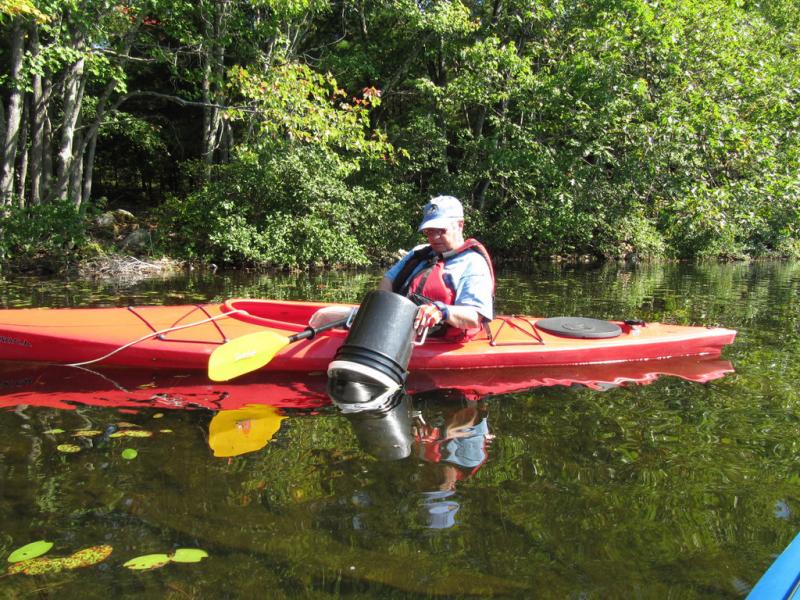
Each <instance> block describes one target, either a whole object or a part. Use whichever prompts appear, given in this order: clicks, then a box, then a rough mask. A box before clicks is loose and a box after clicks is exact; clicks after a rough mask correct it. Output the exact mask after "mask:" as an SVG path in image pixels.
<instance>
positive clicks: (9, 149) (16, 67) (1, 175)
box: [0, 19, 25, 206]
mask: <svg viewBox="0 0 800 600" xmlns="http://www.w3.org/2000/svg"><path fill="white" fill-rule="evenodd" d="M24 42H25V31H24V30H23V28H22V21H21V20H20V19H17V20H16V21H15V23H14V29H13V31H12V32H11V70H10V73H9V75H10V77H9V83H10V85H11V94H10V96H9V100H8V121H7V124H6V131H5V138H4V140H3V157H2V165H0V206H8V204H9V202H11V196H12V194H13V191H14V165H15V163H16V158H17V144H18V142H19V126H20V122H21V121H22V97H23V96H22V90H21V89H20V88H19V81H18V80H19V74H20V70H21V69H22V58H23V45H24Z"/></svg>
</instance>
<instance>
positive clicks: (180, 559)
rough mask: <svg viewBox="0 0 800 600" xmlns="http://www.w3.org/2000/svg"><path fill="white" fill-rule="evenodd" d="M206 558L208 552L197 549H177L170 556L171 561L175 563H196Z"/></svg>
mask: <svg viewBox="0 0 800 600" xmlns="http://www.w3.org/2000/svg"><path fill="white" fill-rule="evenodd" d="M204 558H208V552H206V551H205V550H200V549H199V548H178V549H177V550H175V552H174V553H173V555H172V561H173V562H177V563H196V562H200V561H201V560H203V559H204Z"/></svg>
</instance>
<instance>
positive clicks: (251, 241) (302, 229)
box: [160, 145, 397, 268]
mask: <svg viewBox="0 0 800 600" xmlns="http://www.w3.org/2000/svg"><path fill="white" fill-rule="evenodd" d="M328 159H329V156H328V155H327V154H326V153H325V152H324V151H322V150H320V149H318V148H312V147H308V146H301V145H296V146H295V145H291V146H288V147H285V148H282V149H281V152H275V153H273V154H271V155H270V156H269V158H267V157H264V158H260V157H259V156H258V155H257V154H255V153H249V154H242V155H240V156H239V157H238V158H237V159H236V160H235V161H234V162H232V163H231V164H229V165H226V166H224V167H218V168H217V169H215V171H214V175H213V177H212V178H211V180H210V181H209V182H208V183H206V184H205V186H204V187H203V188H202V190H200V191H199V192H197V193H195V194H192V195H190V196H189V197H187V198H185V199H179V198H172V199H170V200H169V201H168V202H167V203H166V204H165V205H164V206H163V207H162V210H161V211H160V218H161V222H162V226H163V228H164V229H165V230H168V231H170V232H171V235H172V238H171V239H170V241H169V243H170V246H171V248H172V249H173V250H174V251H176V252H182V253H185V254H186V255H188V256H190V257H199V258H204V259H210V260H214V261H218V262H221V263H226V264H231V263H234V264H238V263H245V264H261V265H275V266H286V267H299V268H307V267H309V266H322V265H339V264H349V265H366V264H368V262H369V261H370V259H373V260H374V259H376V258H380V257H379V256H377V255H376V251H379V250H380V249H381V248H383V247H384V244H386V242H387V237H386V236H385V233H386V232H387V231H391V229H392V227H393V225H394V216H395V214H396V212H397V207H396V205H395V203H394V201H393V200H394V199H393V198H392V196H391V194H390V193H389V192H388V191H387V193H385V194H379V193H377V192H374V191H370V190H368V189H365V188H363V187H361V186H355V185H348V184H347V183H346V181H345V177H346V175H347V172H348V171H349V170H350V167H349V166H348V165H337V164H336V162H332V161H330V160H328ZM388 239H390V240H392V241H394V240H395V239H396V234H394V236H390V237H389V238H388Z"/></svg>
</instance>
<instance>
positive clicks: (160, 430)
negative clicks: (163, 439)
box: [158, 429, 172, 433]
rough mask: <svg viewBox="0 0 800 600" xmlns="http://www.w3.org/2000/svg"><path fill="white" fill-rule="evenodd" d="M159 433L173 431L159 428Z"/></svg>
mask: <svg viewBox="0 0 800 600" xmlns="http://www.w3.org/2000/svg"><path fill="white" fill-rule="evenodd" d="M158 431H159V433H172V429H159V430H158Z"/></svg>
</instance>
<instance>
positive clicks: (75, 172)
mask: <svg viewBox="0 0 800 600" xmlns="http://www.w3.org/2000/svg"><path fill="white" fill-rule="evenodd" d="M84 147H85V146H84V145H83V133H81V132H80V131H79V133H78V134H76V136H75V148H76V151H75V153H74V154H73V156H72V163H73V164H72V167H71V168H70V170H69V173H70V176H69V191H68V193H67V197H68V198H69V199H70V200H72V203H73V204H74V205H75V208H77V209H80V208H81V199H82V197H83V193H82V192H83V189H82V186H81V182H82V181H83V152H82V149H83V148H84Z"/></svg>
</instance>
